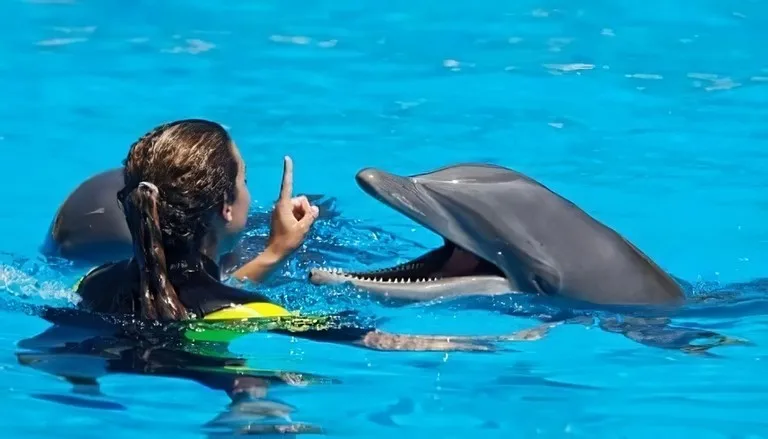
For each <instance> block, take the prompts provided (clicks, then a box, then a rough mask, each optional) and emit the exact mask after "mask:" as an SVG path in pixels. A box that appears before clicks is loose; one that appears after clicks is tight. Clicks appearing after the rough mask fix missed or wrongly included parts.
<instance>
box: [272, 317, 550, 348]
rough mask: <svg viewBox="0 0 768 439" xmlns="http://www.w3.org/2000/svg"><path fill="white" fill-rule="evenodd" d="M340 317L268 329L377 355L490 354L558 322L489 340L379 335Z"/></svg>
mask: <svg viewBox="0 0 768 439" xmlns="http://www.w3.org/2000/svg"><path fill="white" fill-rule="evenodd" d="M339 317H342V316H324V317H303V318H302V317H298V318H296V319H288V320H286V321H285V323H284V324H282V325H279V326H277V327H273V328H270V330H271V331H272V332H277V333H282V334H285V335H291V336H294V337H298V338H305V339H308V340H313V341H321V342H327V343H339V344H351V345H354V346H359V347H364V348H368V349H373V350H377V351H422V352H423V351H440V352H446V351H462V352H494V351H496V350H497V347H496V346H495V343H500V342H512V341H535V340H539V339H541V338H543V337H544V336H545V335H546V334H547V333H548V332H549V330H550V329H551V328H553V327H555V326H557V325H559V324H560V323H562V322H556V323H545V324H541V325H538V326H534V327H533V328H529V329H523V330H520V331H517V332H514V333H512V334H506V335H491V336H451V335H406V334H392V333H388V332H383V331H379V330H378V329H374V328H371V327H369V326H367V325H364V326H357V325H344V324H343V323H342V320H343V318H342V319H339Z"/></svg>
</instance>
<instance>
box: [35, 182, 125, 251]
mask: <svg viewBox="0 0 768 439" xmlns="http://www.w3.org/2000/svg"><path fill="white" fill-rule="evenodd" d="M122 188H123V169H122V168H116V169H110V170H108V171H105V172H101V173H99V174H96V175H94V176H93V177H91V178H89V179H87V180H85V181H84V182H83V183H81V184H80V185H79V186H78V187H77V188H75V190H74V191H72V193H71V194H70V195H69V196H68V197H67V198H66V200H64V202H63V203H62V204H61V207H59V210H58V212H56V215H55V216H54V218H53V221H51V226H50V228H49V229H48V233H47V234H46V236H45V241H44V243H43V246H42V249H41V250H42V252H43V253H44V254H46V255H50V256H58V257H62V258H65V259H68V260H73V261H78V262H85V263H90V264H103V263H104V262H106V261H115V260H120V259H123V258H126V257H129V256H130V255H131V254H132V253H133V248H132V241H131V232H130V231H129V230H128V225H127V223H126V222H125V215H124V214H123V211H122V209H121V208H120V205H119V204H118V202H117V192H118V191H119V190H120V189H122Z"/></svg>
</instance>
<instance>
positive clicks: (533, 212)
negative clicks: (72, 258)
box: [310, 164, 685, 305]
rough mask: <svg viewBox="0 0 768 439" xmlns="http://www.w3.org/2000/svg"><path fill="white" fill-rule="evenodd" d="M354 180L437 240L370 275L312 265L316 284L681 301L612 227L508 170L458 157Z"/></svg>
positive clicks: (398, 295) (418, 296) (395, 291)
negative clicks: (412, 171) (406, 172)
mask: <svg viewBox="0 0 768 439" xmlns="http://www.w3.org/2000/svg"><path fill="white" fill-rule="evenodd" d="M356 179H357V182H358V184H359V185H360V186H361V187H362V189H363V190H364V191H365V192H367V193H368V194H369V195H371V196H373V197H374V198H376V199H378V200H379V201H381V202H382V203H384V204H386V205H388V206H389V207H391V208H393V209H395V210H397V211H399V212H400V213H402V214H404V215H405V216H407V217H409V218H410V219H412V220H414V221H416V222H417V223H419V224H421V225H422V226H424V227H426V228H428V229H430V230H432V231H433V232H435V233H437V234H438V235H440V236H442V237H443V238H444V240H445V244H444V245H443V246H442V247H441V248H438V249H436V250H433V251H431V252H429V253H427V254H425V255H423V256H421V257H419V258H417V259H415V260H413V261H410V262H408V263H405V264H402V265H398V266H396V267H392V268H387V269H383V270H377V271H373V272H365V273H363V272H357V273H354V272H353V273H344V272H342V271H340V270H338V269H326V268H320V269H314V270H312V272H311V273H310V281H311V282H312V283H314V284H317V285H321V284H338V283H351V284H353V285H355V286H357V287H359V288H361V289H364V290H368V291H369V292H371V293H374V294H378V295H383V296H386V297H388V298H393V299H404V300H413V301H419V300H431V299H435V298H443V297H454V296H459V295H491V294H506V293H511V292H519V293H535V294H542V295H548V296H561V297H565V298H568V299H575V300H578V301H584V302H588V303H593V304H604V305H660V304H662V305H668V304H679V303H681V302H683V300H684V298H685V296H684V293H683V291H682V288H681V287H680V285H679V284H678V283H676V282H675V280H674V279H673V278H672V277H671V276H670V275H668V274H667V273H666V272H665V271H664V270H662V269H661V268H660V267H659V266H658V265H656V264H655V263H654V262H653V261H652V260H651V259H650V258H649V257H648V256H646V255H645V254H644V253H642V252H641V251H640V250H639V249H638V248H637V247H635V246H634V245H632V244H631V243H630V242H628V241H627V240H626V239H625V238H623V237H622V236H621V235H619V234H618V233H617V232H615V231H614V230H612V229H611V228H609V227H607V226H605V225H604V224H602V223H600V222H599V221H597V220H596V219H594V218H592V217H591V216H589V215H588V214H587V213H586V212H584V211H583V210H581V209H580V208H579V207H578V206H576V205H575V204H573V203H572V202H570V201H568V200H566V199H565V198H563V197H561V196H560V195H558V194H556V193H554V192H553V191H551V190H549V189H548V188H547V187H545V186H544V185H542V184H540V183H538V182H536V181H535V180H533V179H531V178H530V177H527V176H525V175H523V174H521V173H519V172H515V171H513V170H511V169H507V168H504V167H500V166H495V165H486V164H461V165H456V166H449V167H444V168H441V169H438V170H436V171H433V172H429V173H424V174H419V175H413V176H409V177H402V176H397V175H393V174H390V173H387V172H384V171H381V170H377V169H372V168H368V169H364V170H362V171H360V172H359V173H358V174H357V177H356Z"/></svg>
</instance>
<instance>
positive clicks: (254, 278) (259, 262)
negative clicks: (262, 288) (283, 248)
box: [232, 247, 288, 282]
mask: <svg viewBox="0 0 768 439" xmlns="http://www.w3.org/2000/svg"><path fill="white" fill-rule="evenodd" d="M286 256H288V255H286V254H284V253H282V252H279V251H277V250H275V249H274V248H271V247H267V248H266V249H265V250H264V251H263V252H262V253H261V254H260V255H258V256H256V257H255V258H253V259H251V260H250V261H249V262H247V263H246V264H245V265H243V266H242V267H240V268H238V269H237V270H236V271H235V272H234V273H232V276H233V277H234V278H235V279H237V280H240V281H244V280H249V281H251V282H261V281H263V280H264V279H266V278H267V276H269V275H270V274H271V273H272V272H273V271H274V270H275V269H276V268H277V267H278V266H279V265H280V264H282V263H283V261H284V260H285V258H286Z"/></svg>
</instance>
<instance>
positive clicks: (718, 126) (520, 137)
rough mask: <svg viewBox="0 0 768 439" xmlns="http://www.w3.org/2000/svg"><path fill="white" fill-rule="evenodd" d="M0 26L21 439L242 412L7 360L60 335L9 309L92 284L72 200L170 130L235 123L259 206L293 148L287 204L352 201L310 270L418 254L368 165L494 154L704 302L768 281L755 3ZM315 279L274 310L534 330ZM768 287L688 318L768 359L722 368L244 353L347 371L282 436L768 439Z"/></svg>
mask: <svg viewBox="0 0 768 439" xmlns="http://www.w3.org/2000/svg"><path fill="white" fill-rule="evenodd" d="M0 26H2V29H3V37H2V40H1V41H0V96H1V97H2V104H0V151H2V159H1V160H0V175H2V178H3V180H2V181H3V184H2V186H0V200H2V201H3V204H2V207H0V226H2V228H3V230H5V233H4V234H3V239H2V240H0V251H2V258H0V262H1V264H0V287H2V290H1V291H2V295H3V300H2V303H4V304H5V305H4V307H3V308H1V309H0V315H2V318H3V322H4V324H3V325H2V326H0V390H2V395H3V398H2V399H0V411H2V412H3V413H5V416H2V417H0V427H1V428H3V429H4V431H5V432H6V435H7V437H46V438H49V437H73V438H74V437H77V438H90V437H94V438H95V437H99V438H104V437H115V438H121V437H136V436H137V435H140V436H141V437H148V438H155V437H158V438H159V437H174V438H175V439H181V438H188V437H189V438H192V437H204V435H203V433H202V432H201V425H203V424H204V423H205V422H207V421H209V420H210V419H211V418H213V417H215V416H216V415H217V414H218V413H220V412H221V411H222V410H224V408H225V407H226V405H227V404H228V402H229V399H228V398H227V396H226V395H224V394H222V393H220V392H215V391H212V390H209V389H206V388H204V387H202V386H200V385H199V384H197V383H194V382H191V381H185V380H180V379H170V378H158V377H137V376H124V375H121V376H110V377H107V378H105V379H103V380H102V390H103V392H104V393H105V394H106V395H107V396H106V397H104V398H105V399H106V400H108V401H112V402H115V403H117V404H120V405H121V406H123V407H124V409H122V410H112V409H109V408H94V407H78V406H72V405H63V404H58V403H55V402H51V401H48V400H41V399H39V398H35V397H34V395H36V394H41V393H46V394H60V395H68V394H69V393H70V387H71V386H69V385H68V384H67V383H65V382H63V381H61V380H59V379H57V378H55V377H53V376H51V375H47V374H45V373H42V372H38V371H36V370H33V369H31V368H26V367H23V366H21V365H19V364H18V362H17V361H16V358H15V352H16V351H17V347H16V343H17V342H18V341H19V340H20V339H22V338H26V337H31V336H33V335H35V334H37V333H39V332H40V331H42V330H43V329H45V328H46V327H47V326H48V324H47V323H45V322H44V321H43V320H42V319H40V318H37V317H31V316H27V315H24V314H22V313H21V312H19V311H18V309H17V308H18V306H19V304H24V303H38V304H39V303H48V304H56V303H66V302H67V301H68V300H70V297H69V292H68V290H69V287H70V285H71V282H72V281H73V280H74V275H73V274H60V273H58V272H57V271H55V270H53V269H52V268H50V267H49V266H47V265H46V264H45V263H44V262H42V259H41V258H40V256H39V254H38V248H39V246H40V244H41V243H42V240H43V236H44V234H45V232H46V230H47V228H48V225H49V223H50V220H51V218H52V216H53V214H54V213H55V211H56V209H57V207H58V205H59V203H60V202H61V201H62V200H63V199H64V198H65V197H66V195H67V194H68V193H69V192H70V191H71V190H72V189H73V188H74V187H75V186H76V185H77V184H78V183H79V182H81V181H82V180H84V179H85V178H87V177H88V176H90V175H92V174H94V173H96V172H99V171H102V170H104V169H107V168H110V167H114V166H117V165H119V163H120V160H122V159H123V157H124V155H125V153H126V152H127V148H128V146H129V145H130V144H131V143H132V142H133V141H134V140H135V139H136V138H137V137H138V136H140V135H141V134H143V133H144V132H145V131H147V130H148V129H150V128H151V127H153V126H155V125H156V124H158V123H160V122H163V121H167V120H173V119H179V118H187V117H205V118H210V119H213V120H216V121H219V122H221V123H223V124H225V125H226V126H227V127H229V128H230V129H231V133H232V135H233V136H234V138H235V140H236V142H237V143H238V145H239V146H240V148H241V150H242V152H243V155H244V157H245V160H246V163H247V165H248V172H249V175H248V180H249V185H250V188H251V192H252V194H253V197H254V209H255V210H256V211H264V210H265V209H266V206H268V205H269V204H270V203H271V200H272V199H273V198H274V197H275V196H276V195H277V191H278V187H279V181H280V175H281V172H282V168H281V159H282V156H283V155H285V154H290V155H291V156H292V157H293V158H294V161H295V172H296V183H295V188H296V191H297V192H299V193H301V192H305V193H316V194H325V195H328V196H333V197H335V198H336V202H337V209H338V210H339V211H340V212H341V215H342V218H343V221H341V220H333V221H330V220H329V221H326V222H325V223H324V222H322V221H321V222H319V223H318V224H317V227H316V231H315V233H314V234H313V236H312V238H311V239H310V240H309V241H308V243H307V249H304V250H303V251H304V252H308V251H311V250H312V248H313V247H320V246H322V245H324V244H325V243H327V241H328V240H333V241H334V242H336V243H338V244H339V245H343V246H344V247H346V248H348V249H350V251H351V252H355V251H358V252H365V251H370V252H375V253H376V254H377V255H379V256H380V258H379V259H377V263H380V264H385V263H396V262H402V261H404V260H405V259H407V258H410V257H413V256H415V255H417V254H419V253H420V252H422V251H423V249H422V248H418V247H417V246H416V245H413V244H411V242H412V241H415V242H420V243H422V244H424V245H425V246H428V247H429V246H433V245H436V244H438V243H439V242H440V241H439V238H437V237H436V236H434V235H432V234H430V233H429V232H427V231H425V230H423V229H421V228H419V227H418V226H416V225H415V224H413V223H411V222H409V221H408V220H407V219H405V218H403V217H402V216H400V215H398V214H397V213H395V212H393V211H390V210H388V209H387V208H386V207H384V206H383V205H381V204H379V203H377V202H376V201H375V200H373V199H371V198H369V197H367V196H366V195H365V194H364V193H363V192H362V191H361V190H359V189H358V187H357V186H356V184H355V182H354V178H353V177H354V174H355V172H356V171H358V170H359V169H361V168H363V167H367V166H375V167H380V168H383V169H385V170H388V171H391V172H396V173H407V174H410V173H418V172H423V171H427V170H430V169H433V168H436V167H439V166H443V165H446V164H452V163H456V162H461V161H483V162H492V163H497V164H501V165H505V166H509V167H512V168H514V169H517V170H519V171H522V172H525V173H527V174H529V175H530V176H532V177H534V178H536V179H537V180H539V181H541V182H543V183H544V184H546V185H548V186H549V187H550V188H552V189H553V190H555V191H557V192H559V193H560V194H562V195H564V196H566V197H567V198H569V199H571V200H572V201H574V202H575V203H577V204H578V205H579V206H581V207H582V208H583V209H585V210H586V211H587V212H589V213H590V214H592V215H593V216H595V217H596V218H598V219H600V220H601V221H603V222H605V223H607V224H609V225H610V226H612V227H614V228H615V229H617V230H618V231H619V232H621V233H622V234H623V235H625V236H626V237H627V238H629V239H630V240H631V241H632V242H634V243H635V244H636V245H637V246H638V247H640V248H641V249H642V250H643V251H645V252H646V253H647V254H649V255H650V256H651V257H652V258H653V259H654V260H656V261H657V262H658V263H659V264H660V265H662V266H663V267H664V268H665V269H667V270H668V271H670V272H671V273H673V274H675V275H676V276H678V277H681V278H683V279H685V280H687V281H688V282H692V283H694V284H696V285H697V287H696V288H697V289H696V291H707V290H708V289H711V288H714V286H713V283H717V282H719V283H721V284H724V283H729V282H737V281H751V280H754V279H757V278H760V277H761V276H766V275H767V274H768V267H767V266H766V261H768V227H766V224H765V218H766V214H768V195H766V193H765V192H764V188H765V187H766V186H768V173H766V172H765V171H764V170H765V169H766V166H768V149H766V140H768V127H767V125H766V121H768V106H767V105H766V102H767V98H768V59H767V58H766V51H765V49H764V44H765V43H764V42H765V41H766V39H767V38H766V37H768V31H767V30H766V29H768V4H766V3H765V2H759V1H747V0H738V1H731V2H717V1H712V0H709V1H706V0H699V1H695V2H694V1H686V0H673V1H661V0H651V1H644V2H633V1H627V0H621V1H618V0H617V1H610V2H609V1H590V2H588V1H545V0H535V1H518V2H501V1H495V0H479V1H474V2H464V3H462V2H437V1H433V0H424V1H420V2H419V1H407V2H406V1H389V2H377V3H372V2H359V1H347V0H340V1H336V2H330V1H318V2H298V1H284V2H278V1H261V2H255V1H229V2H215V1H212V0H199V1H191V0H186V1H180V0H167V1H162V2H160V1H152V2H150V1H134V2H118V1H114V0H100V1H95V0H81V1H75V0H71V1H69V0H30V1H16V0H9V1H6V2H3V3H2V5H0ZM761 47H763V49H761ZM334 221H335V222H334ZM373 227H379V228H381V229H383V230H381V231H374V230H373V229H372V228H373ZM262 232H263V227H260V228H258V230H257V231H256V232H255V233H262ZM357 264H358V266H361V265H362V262H361V261H358V262H357ZM308 266H309V265H307V264H304V265H301V264H298V265H291V266H288V267H287V268H286V270H285V271H284V272H283V273H282V276H283V277H284V278H294V279H295V282H290V283H284V284H281V285H280V286H276V287H275V288H272V289H270V290H269V291H267V293H268V294H270V295H273V296H274V297H276V298H278V299H279V300H283V301H285V303H291V304H293V305H294V306H297V307H301V308H302V309H316V310H317V309H341V308H350V307H354V308H358V309H362V310H365V311H366V312H369V313H371V314H375V315H378V316H386V317H388V318H389V320H388V321H387V322H386V323H385V324H384V328H385V329H387V330H389V331H397V332H414V333H456V334H470V333H477V334H485V333H507V332H510V331H512V330H516V329H520V328H525V327H529V326H531V325H533V324H535V323H536V321H535V320H533V319H525V318H522V317H511V316H508V315H504V313H503V312H499V311H498V310H497V309H493V307H488V309H483V307H479V306H473V307H463V306H460V305H451V304H445V303H443V304H428V305H421V306H412V307H406V308H386V307H384V306H381V305H378V304H375V303H372V302H371V301H369V300H367V299H366V298H365V297H360V296H358V295H357V293H356V292H354V291H352V290H351V289H344V288H338V289H317V288H310V287H309V286H308V285H307V284H306V282H305V279H306V269H307V268H308ZM760 293H761V292H760V291H757V292H756V293H754V294H752V293H751V295H749V296H748V300H747V295H746V294H747V293H743V297H742V296H738V295H737V297H736V298H735V299H733V300H728V301H719V302H714V303H712V304H710V305H708V306H707V307H705V309H703V310H702V311H701V312H700V313H698V314H695V315H694V317H690V318H689V319H686V321H685V322H687V323H688V324H690V325H692V326H695V327H700V328H708V329H712V330H716V331H719V332H722V333H725V334H727V335H731V336H738V337H743V338H746V339H748V340H750V341H752V342H753V343H754V345H753V346H748V347H724V348H718V349H715V350H714V353H716V354H717V355H716V356H711V357H705V356H694V355H688V354H683V353H680V352H677V351H670V350H664V349H656V348H651V347H647V346H643V345H640V344H638V343H635V342H633V341H631V340H628V339H627V338H625V337H622V336H621V335H618V334H611V333H607V332H604V331H600V330H599V329H596V328H592V329H587V328H584V327H581V326H578V325H569V326H563V327H559V328H556V329H554V330H553V331H552V332H551V334H549V335H548V336H547V337H546V338H544V339H543V340H540V341H536V342H530V343H518V344H515V345H514V346H511V347H512V348H514V349H515V350H517V352H507V353H500V354H497V355H470V354H450V355H445V354H438V353H429V354H410V353H377V352H369V351H365V350H360V349H354V348H350V347H344V346H336V345H330V344H321V343H315V342H310V341H305V340H292V339H290V338H287V337H282V336H277V335H271V336H270V335H263V334H256V335H253V336H248V337H244V338H242V339H239V340H238V341H237V342H236V343H235V344H234V345H233V346H232V350H233V351H235V352H237V353H240V354H243V355H245V356H247V357H248V358H249V359H250V360H251V362H252V363H253V364H254V367H260V368H288V369H294V370H301V371H304V372H314V373H321V374H326V375H332V376H334V377H337V378H339V379H340V380H342V384H339V385H332V386H320V387H308V388H295V387H286V388H280V389H277V390H275V391H274V394H275V398H277V399H279V400H282V401H284V402H286V403H289V404H291V405H292V406H294V407H295V408H296V411H295V412H294V413H293V414H292V415H291V417H292V419H294V420H299V421H304V422H311V423H314V424H318V425H321V426H323V428H325V429H326V430H327V435H328V436H329V437H363V438H378V437H390V436H392V435H398V436H399V437H424V435H428V436H429V437H432V435H434V436H435V437H467V435H474V434H478V435H482V436H483V437H504V438H532V437H542V438H564V437H568V438H570V437H583V438H590V439H595V438H649V437H659V435H664V436H665V437H683V436H684V435H685V436H687V435H690V436H692V437H697V438H701V439H705V438H706V439H709V438H729V439H737V438H738V439H747V438H749V439H756V438H764V437H768V416H767V415H768V384H766V380H765V378H764V371H765V363H766V361H768V349H766V342H768V332H766V323H768V319H767V318H766V313H767V312H768V307H766V302H765V301H764V299H763V298H762V296H761V295H760ZM742 299H743V300H742ZM470 308H471V309H470ZM679 322H683V320H682V319H681V320H680V321H679ZM679 322H678V323H679Z"/></svg>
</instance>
